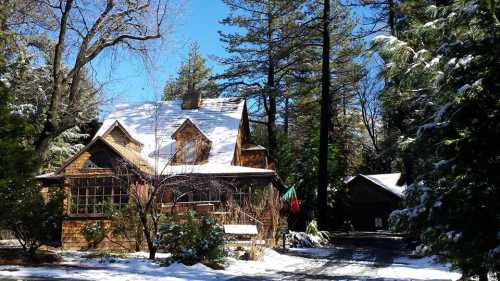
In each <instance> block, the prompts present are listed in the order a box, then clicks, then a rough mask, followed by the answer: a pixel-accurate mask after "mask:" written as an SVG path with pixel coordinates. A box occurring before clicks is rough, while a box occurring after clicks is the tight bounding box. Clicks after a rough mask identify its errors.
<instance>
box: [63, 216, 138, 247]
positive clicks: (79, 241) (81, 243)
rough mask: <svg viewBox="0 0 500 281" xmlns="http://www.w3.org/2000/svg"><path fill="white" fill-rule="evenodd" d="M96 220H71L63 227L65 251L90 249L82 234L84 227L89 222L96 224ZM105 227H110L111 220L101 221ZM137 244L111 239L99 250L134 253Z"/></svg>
mask: <svg viewBox="0 0 500 281" xmlns="http://www.w3.org/2000/svg"><path fill="white" fill-rule="evenodd" d="M95 221H96V220H95V219H69V220H65V221H64V222H63V225H62V234H61V242H62V248H63V249H65V250H86V249H87V248H88V243H87V240H85V237H84V236H83V235H82V234H81V233H80V231H81V229H82V227H83V226H84V225H85V224H86V223H89V222H95ZM100 221H101V222H103V224H104V226H105V227H109V220H104V219H101V220H100ZM135 245H136V242H135V241H134V240H128V239H125V238H123V237H111V240H110V239H108V238H104V240H103V241H102V242H101V243H99V244H98V245H97V249H107V250H115V251H133V250H135Z"/></svg>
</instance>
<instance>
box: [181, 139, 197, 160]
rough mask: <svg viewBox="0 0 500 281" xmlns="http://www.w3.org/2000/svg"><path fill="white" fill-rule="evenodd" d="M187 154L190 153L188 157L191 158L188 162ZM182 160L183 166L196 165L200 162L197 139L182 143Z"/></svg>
mask: <svg viewBox="0 0 500 281" xmlns="http://www.w3.org/2000/svg"><path fill="white" fill-rule="evenodd" d="M187 153H190V154H189V155H188V156H191V158H190V159H189V160H191V161H188V160H187V159H186V158H187V157H185V156H186V154H187ZM180 156H181V157H180V158H181V162H182V163H183V164H196V162H198V141H197V140H196V138H190V139H187V140H185V141H183V142H182V146H181V149H180Z"/></svg>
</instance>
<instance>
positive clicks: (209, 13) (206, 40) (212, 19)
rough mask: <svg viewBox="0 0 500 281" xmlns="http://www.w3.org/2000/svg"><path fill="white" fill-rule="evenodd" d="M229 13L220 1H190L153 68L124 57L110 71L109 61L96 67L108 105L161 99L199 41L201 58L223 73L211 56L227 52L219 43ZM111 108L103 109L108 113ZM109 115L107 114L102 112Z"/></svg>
mask: <svg viewBox="0 0 500 281" xmlns="http://www.w3.org/2000/svg"><path fill="white" fill-rule="evenodd" d="M228 13H229V9H228V8H227V7H226V5H225V4H224V3H223V2H222V1H221V0H188V1H185V2H183V4H182V7H180V15H178V16H177V17H176V19H175V20H174V23H173V31H172V32H170V33H169V34H168V37H167V40H166V44H165V46H164V47H163V51H162V52H160V53H158V54H157V55H156V56H155V58H154V64H155V65H154V67H153V68H152V69H151V68H147V69H146V68H144V66H143V65H142V63H141V61H139V60H138V59H135V58H131V57H127V56H125V57H121V58H119V59H118V63H116V64H114V65H113V66H112V68H113V69H112V70H111V71H109V68H110V65H109V61H99V62H98V63H96V64H95V66H94V68H95V70H96V75H97V79H98V80H99V81H101V82H102V81H106V83H105V87H104V90H105V93H106V96H105V97H106V99H109V98H110V97H112V100H108V101H107V102H106V103H108V104H109V103H110V102H111V103H117V102H134V101H145V100H155V99H156V98H157V97H158V95H161V92H162V90H163V86H164V84H165V81H166V80H167V78H168V77H172V76H174V75H175V74H176V70H177V68H178V66H179V65H180V62H181V60H182V58H184V57H185V56H186V54H187V51H188V49H189V45H190V44H191V43H192V42H194V41H197V42H198V43H199V45H200V50H201V52H202V54H203V55H204V56H205V58H206V59H207V63H208V65H209V66H211V67H213V68H214V71H215V72H219V71H220V70H221V66H218V65H217V64H216V63H215V62H214V61H212V60H210V59H209V58H208V56H212V55H216V56H224V55H225V54H226V53H225V50H224V47H223V45H222V43H221V42H220V41H219V34H218V33H217V31H218V30H226V31H227V30H228V27H225V26H223V25H221V24H220V23H219V21H220V20H221V19H223V18H224V17H226V16H227V15H228ZM106 108H108V106H103V111H106ZM103 114H106V112H103Z"/></svg>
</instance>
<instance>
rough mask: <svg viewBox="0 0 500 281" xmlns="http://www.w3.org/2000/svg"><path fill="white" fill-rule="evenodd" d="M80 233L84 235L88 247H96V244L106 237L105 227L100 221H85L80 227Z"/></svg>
mask: <svg viewBox="0 0 500 281" xmlns="http://www.w3.org/2000/svg"><path fill="white" fill-rule="evenodd" d="M80 233H81V234H82V235H83V237H85V240H86V241H87V245H88V248H89V249H95V248H97V245H99V243H101V242H102V240H104V238H105V237H106V228H105V227H104V225H103V224H102V222H100V221H97V222H91V223H86V224H84V225H83V226H82V228H81V229H80Z"/></svg>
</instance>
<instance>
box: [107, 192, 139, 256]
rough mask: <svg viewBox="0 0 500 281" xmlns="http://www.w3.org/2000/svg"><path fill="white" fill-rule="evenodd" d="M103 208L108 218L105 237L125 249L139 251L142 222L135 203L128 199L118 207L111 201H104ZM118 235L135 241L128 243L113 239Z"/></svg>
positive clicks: (126, 239)
mask: <svg viewBox="0 0 500 281" xmlns="http://www.w3.org/2000/svg"><path fill="white" fill-rule="evenodd" d="M104 209H105V214H106V216H107V217H108V218H109V220H110V221H109V222H110V224H109V234H110V235H109V236H108V237H107V238H108V239H109V240H110V241H112V242H114V244H115V245H119V246H121V247H122V248H124V249H125V250H135V251H136V252H138V251H140V250H141V246H142V243H143V240H144V239H143V238H144V236H143V232H142V223H141V221H140V219H139V215H138V213H139V212H138V209H137V206H136V205H135V203H133V202H132V200H130V202H129V203H128V204H127V205H125V206H121V207H120V208H119V207H117V206H116V205H115V204H113V203H112V202H106V203H105V205H104ZM118 237H120V238H122V239H123V240H125V241H135V243H134V245H129V244H127V243H123V244H122V243H119V242H117V241H113V239H115V238H118Z"/></svg>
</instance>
